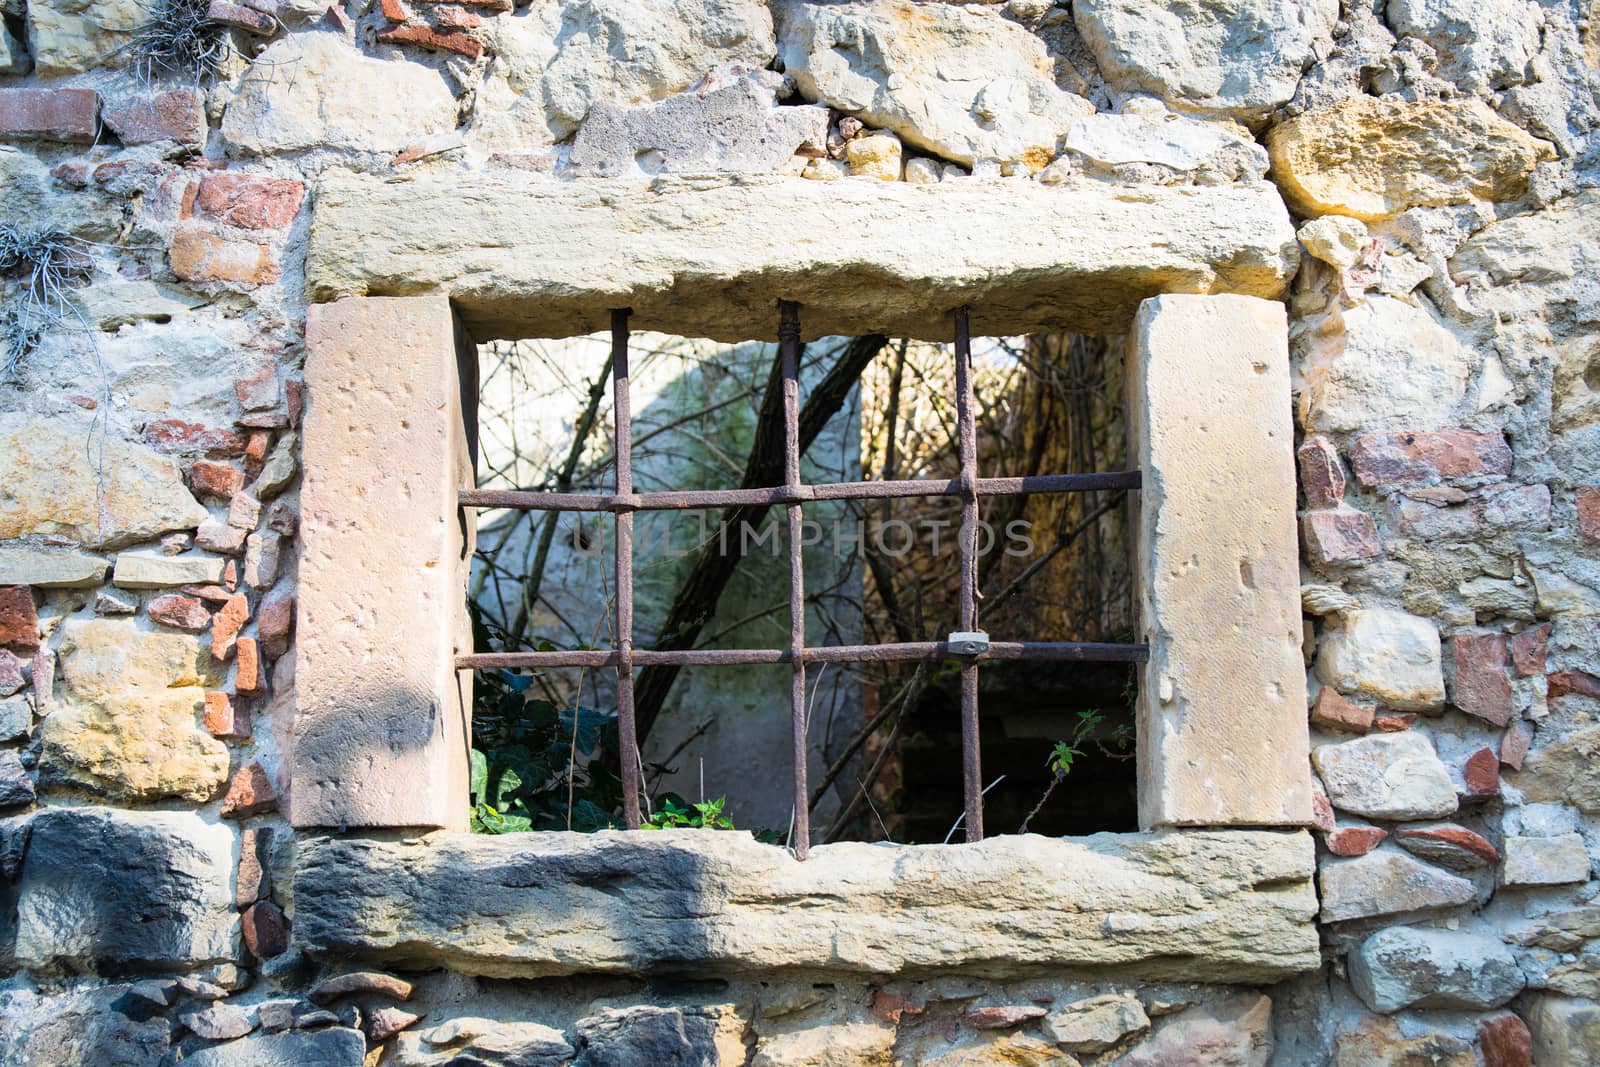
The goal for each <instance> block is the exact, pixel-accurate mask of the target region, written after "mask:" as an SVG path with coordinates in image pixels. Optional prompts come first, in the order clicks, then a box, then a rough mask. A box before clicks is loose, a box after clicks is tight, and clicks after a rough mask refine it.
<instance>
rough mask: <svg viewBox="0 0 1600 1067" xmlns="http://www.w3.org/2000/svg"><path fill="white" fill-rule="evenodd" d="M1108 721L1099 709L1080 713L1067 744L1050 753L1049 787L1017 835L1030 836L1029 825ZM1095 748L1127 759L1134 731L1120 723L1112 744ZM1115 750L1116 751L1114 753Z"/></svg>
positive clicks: (1113, 732)
mask: <svg viewBox="0 0 1600 1067" xmlns="http://www.w3.org/2000/svg"><path fill="white" fill-rule="evenodd" d="M1105 721H1106V717H1105V715H1104V714H1102V713H1101V712H1100V711H1099V710H1098V709H1096V708H1090V709H1088V710H1085V711H1080V712H1078V721H1077V722H1075V723H1073V724H1072V735H1071V737H1070V738H1068V739H1067V740H1065V741H1057V742H1056V743H1055V744H1054V745H1053V746H1051V749H1050V756H1049V758H1048V759H1046V760H1045V766H1046V767H1047V768H1049V770H1050V784H1049V785H1047V786H1045V790H1044V796H1042V797H1040V798H1039V803H1037V804H1035V805H1034V806H1033V810H1032V811H1030V812H1028V817H1027V818H1026V819H1023V820H1022V825H1021V826H1020V827H1018V828H1017V833H1019V834H1025V833H1027V832H1028V824H1029V823H1030V822H1032V821H1033V817H1034V816H1035V815H1038V814H1039V812H1040V811H1041V810H1042V809H1043V808H1044V805H1045V801H1047V800H1049V799H1050V794H1051V793H1054V792H1055V790H1056V786H1058V785H1060V784H1061V783H1062V782H1063V781H1065V780H1066V777H1067V775H1069V774H1071V773H1072V764H1073V761H1075V760H1077V759H1078V758H1079V757H1081V756H1082V755H1083V748H1082V747H1081V746H1083V745H1085V744H1087V743H1088V742H1089V741H1090V739H1092V738H1093V737H1094V733H1095V731H1096V730H1098V729H1100V726H1101V724H1102V723H1104V722H1105ZM1094 744H1095V745H1096V747H1098V748H1099V749H1100V751H1102V752H1104V753H1105V754H1106V755H1108V756H1113V757H1116V758H1119V759H1121V758H1126V755H1127V754H1128V749H1129V748H1130V747H1131V746H1132V745H1133V729H1132V727H1130V726H1129V725H1128V724H1127V723H1118V724H1117V725H1116V726H1114V727H1112V730H1111V737H1110V739H1109V742H1106V741H1095V742H1094ZM1112 748H1115V749H1116V750H1117V751H1115V752H1113V751H1112Z"/></svg>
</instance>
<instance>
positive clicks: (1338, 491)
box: [1295, 437, 1345, 508]
mask: <svg viewBox="0 0 1600 1067" xmlns="http://www.w3.org/2000/svg"><path fill="white" fill-rule="evenodd" d="M1295 456H1296V457H1297V458H1298V459H1299V461H1300V490H1301V492H1303V493H1305V495H1306V506H1307V507H1310V508H1332V507H1337V506H1338V504H1339V501H1341V500H1343V499H1344V487H1345V479H1344V467H1343V465H1342V464H1340V462H1339V450H1338V449H1337V448H1335V447H1333V442H1332V441H1330V440H1328V439H1327V438H1326V437H1308V438H1306V440H1305V443H1304V444H1302V445H1301V446H1300V448H1299V450H1298V451H1297V452H1295Z"/></svg>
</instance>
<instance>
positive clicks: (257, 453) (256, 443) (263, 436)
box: [244, 430, 272, 469]
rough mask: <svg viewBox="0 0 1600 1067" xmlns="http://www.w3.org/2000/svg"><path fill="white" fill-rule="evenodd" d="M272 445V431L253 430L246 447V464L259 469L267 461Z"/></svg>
mask: <svg viewBox="0 0 1600 1067" xmlns="http://www.w3.org/2000/svg"><path fill="white" fill-rule="evenodd" d="M271 445H272V431H271V430H251V431H250V439H249V441H248V442H247V443H246V444H245V446H244V458H245V462H246V463H247V464H249V465H251V466H254V467H256V468H257V469H259V468H260V467H261V464H262V463H263V462H265V461H266V458H267V449H268V448H270V447H271Z"/></svg>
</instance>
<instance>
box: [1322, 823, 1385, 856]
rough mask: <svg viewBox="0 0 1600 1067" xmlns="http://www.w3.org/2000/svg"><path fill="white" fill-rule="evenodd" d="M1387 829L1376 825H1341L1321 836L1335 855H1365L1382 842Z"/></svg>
mask: <svg viewBox="0 0 1600 1067" xmlns="http://www.w3.org/2000/svg"><path fill="white" fill-rule="evenodd" d="M1388 836H1389V831H1387V830H1385V829H1382V828H1381V827H1377V826H1341V827H1339V828H1338V829H1337V830H1335V831H1333V832H1332V833H1331V834H1327V835H1325V836H1324V837H1323V844H1324V845H1326V846H1327V848H1328V851H1329V852H1331V853H1333V854H1334V855H1335V856H1365V855H1366V854H1367V853H1368V852H1371V851H1372V850H1373V849H1375V848H1377V847H1378V846H1379V845H1380V844H1382V843H1383V839H1384V838H1386V837H1388Z"/></svg>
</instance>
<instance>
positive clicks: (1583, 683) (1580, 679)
mask: <svg viewBox="0 0 1600 1067" xmlns="http://www.w3.org/2000/svg"><path fill="white" fill-rule="evenodd" d="M1545 682H1546V685H1547V687H1548V688H1547V689H1546V695H1547V696H1548V697H1549V698H1550V699H1551V700H1555V699H1557V698H1559V697H1564V696H1570V695H1575V696H1581V697H1589V698H1590V699H1593V700H1600V678H1597V677H1596V676H1594V675H1592V674H1590V673H1589V672H1588V671H1556V672H1555V673H1554V674H1552V675H1549V676H1548V677H1547V678H1546V679H1545Z"/></svg>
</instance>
